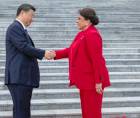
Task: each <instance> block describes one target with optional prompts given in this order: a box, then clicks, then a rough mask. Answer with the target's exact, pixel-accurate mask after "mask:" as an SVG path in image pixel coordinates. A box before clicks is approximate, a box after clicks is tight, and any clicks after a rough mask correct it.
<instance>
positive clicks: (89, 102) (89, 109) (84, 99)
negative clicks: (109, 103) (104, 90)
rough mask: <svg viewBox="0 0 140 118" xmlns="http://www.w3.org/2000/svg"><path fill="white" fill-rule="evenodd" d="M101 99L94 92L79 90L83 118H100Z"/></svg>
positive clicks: (100, 96)
mask: <svg viewBox="0 0 140 118" xmlns="http://www.w3.org/2000/svg"><path fill="white" fill-rule="evenodd" d="M102 98H103V94H98V93H96V91H95V90H80V99H81V107H82V116H83V118H102V111H101V109H102Z"/></svg>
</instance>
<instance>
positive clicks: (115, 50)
mask: <svg viewBox="0 0 140 118" xmlns="http://www.w3.org/2000/svg"><path fill="white" fill-rule="evenodd" d="M42 49H44V50H60V49H62V48H47V49H46V48H42ZM139 52H140V48H120V49H118V48H104V49H103V53H104V54H106V53H117V54H118V53H124V54H125V53H127V54H128V53H139ZM0 53H1V54H5V53H6V50H5V48H0Z"/></svg>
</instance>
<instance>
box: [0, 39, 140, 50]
mask: <svg viewBox="0 0 140 118" xmlns="http://www.w3.org/2000/svg"><path fill="white" fill-rule="evenodd" d="M65 42H66V41H65ZM69 46H70V43H62V44H60V43H59V44H56V43H44V44H43V43H42V44H36V47H39V48H54V47H55V48H64V47H69ZM139 46H140V44H139V43H104V44H103V47H104V48H139ZM0 47H1V48H5V45H4V44H0Z"/></svg>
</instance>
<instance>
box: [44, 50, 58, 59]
mask: <svg viewBox="0 0 140 118" xmlns="http://www.w3.org/2000/svg"><path fill="white" fill-rule="evenodd" d="M55 56H56V54H55V51H45V58H46V59H47V60H51V59H54V58H55Z"/></svg>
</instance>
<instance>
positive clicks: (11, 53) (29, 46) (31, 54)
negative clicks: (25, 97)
mask: <svg viewBox="0 0 140 118" xmlns="http://www.w3.org/2000/svg"><path fill="white" fill-rule="evenodd" d="M44 54H45V50H41V49H37V48H35V47H34V44H33V41H32V39H31V38H30V36H29V35H28V33H27V32H26V31H25V30H24V28H23V26H22V25H21V24H20V23H19V22H18V21H14V22H13V23H12V24H11V25H10V26H9V27H8V29H7V33H6V69H5V84H6V85H9V84H17V85H25V86H32V87H38V86H39V80H40V72H39V67H38V62H37V58H38V59H42V58H43V57H44Z"/></svg>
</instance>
